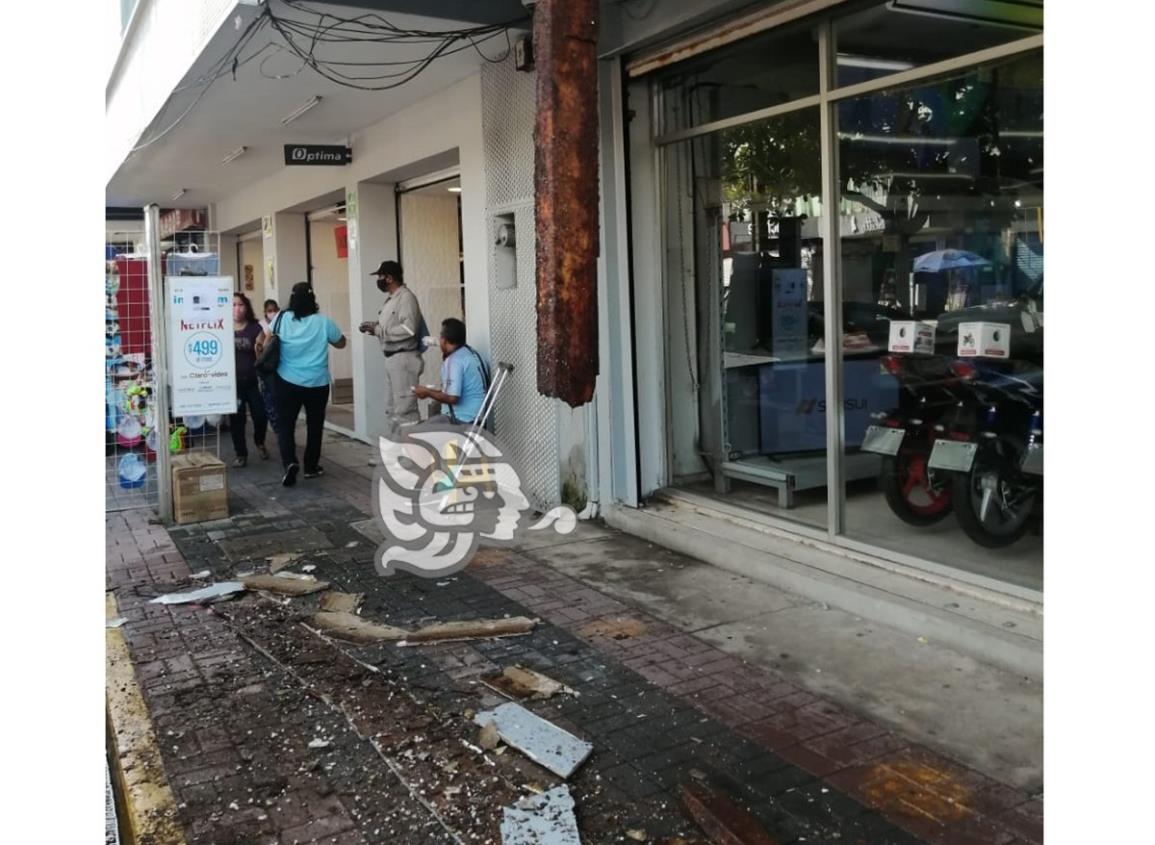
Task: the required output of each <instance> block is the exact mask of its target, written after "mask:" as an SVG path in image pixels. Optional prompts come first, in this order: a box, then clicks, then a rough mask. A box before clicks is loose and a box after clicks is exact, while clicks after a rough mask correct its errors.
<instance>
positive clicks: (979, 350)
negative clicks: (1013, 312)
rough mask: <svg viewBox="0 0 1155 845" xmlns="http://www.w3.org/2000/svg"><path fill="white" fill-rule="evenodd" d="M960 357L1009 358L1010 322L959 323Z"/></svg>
mask: <svg viewBox="0 0 1155 845" xmlns="http://www.w3.org/2000/svg"><path fill="white" fill-rule="evenodd" d="M958 356H959V357H960V358H1004V359H1005V358H1010V357H1011V324H1010V323H986V322H983V323H959V327H958Z"/></svg>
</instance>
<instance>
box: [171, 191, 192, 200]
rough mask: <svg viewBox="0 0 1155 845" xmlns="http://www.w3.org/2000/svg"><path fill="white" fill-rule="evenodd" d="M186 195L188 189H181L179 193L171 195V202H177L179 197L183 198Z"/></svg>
mask: <svg viewBox="0 0 1155 845" xmlns="http://www.w3.org/2000/svg"><path fill="white" fill-rule="evenodd" d="M187 193H188V188H181V189H180V190H179V191H177V192H176V193H175V194H173V195H172V201H173V202H176V201H177V200H179V199H180V198H181V197H183V196H184V195H185V194H187Z"/></svg>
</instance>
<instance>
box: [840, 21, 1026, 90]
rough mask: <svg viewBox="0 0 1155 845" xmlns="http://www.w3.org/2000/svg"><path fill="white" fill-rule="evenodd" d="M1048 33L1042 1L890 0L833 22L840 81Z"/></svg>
mask: <svg viewBox="0 0 1155 845" xmlns="http://www.w3.org/2000/svg"><path fill="white" fill-rule="evenodd" d="M1042 31H1043V0H1014V2H1006V0H887V1H886V2H884V3H874V4H872V5H870V6H868V7H867V8H864V9H860V10H858V11H854V12H852V13H850V14H848V15H845V16H843V17H841V18H839V19H837V20H836V21H835V23H834V33H835V44H836V47H837V63H838V69H837V73H836V84H837V85H838V86H844V85H853V84H855V83H856V82H865V81H867V80H869V79H877V78H879V77H882V76H887V75H888V74H892V73H897V72H899V71H904V70H910V69H911V68H916V67H921V66H923V65H928V64H932V63H934V62H940V61H943V60H944V59H951V58H954V57H956V56H962V55H965V54H967V53H973V52H975V51H976V50H983V49H985V48H987V47H994V46H996V45H999V44H1006V43H1007V42H1009V41H1016V40H1018V39H1020V38H1025V37H1027V36H1029V35H1036V34H1041V33H1042Z"/></svg>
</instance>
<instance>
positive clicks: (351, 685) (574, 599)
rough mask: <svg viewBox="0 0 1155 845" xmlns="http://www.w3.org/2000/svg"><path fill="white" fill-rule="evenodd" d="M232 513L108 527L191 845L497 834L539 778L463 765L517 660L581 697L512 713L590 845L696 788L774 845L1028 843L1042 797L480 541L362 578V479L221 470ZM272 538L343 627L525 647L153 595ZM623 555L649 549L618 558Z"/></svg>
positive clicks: (113, 571)
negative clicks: (571, 748)
mask: <svg viewBox="0 0 1155 845" xmlns="http://www.w3.org/2000/svg"><path fill="white" fill-rule="evenodd" d="M232 480H233V482H234V484H233V491H234V501H233V503H232V504H233V514H234V516H233V517H232V519H231V520H228V521H227V522H222V523H216V524H211V525H203V526H189V527H182V528H174V529H172V530H171V531H166V530H165V529H163V528H161V527H158V526H153V525H149V524H148V522H147V520H146V517H145V515H144V514H143V513H140V512H136V513H129V514H125V515H112V516H110V517H109V519H108V544H109V545H108V578H109V585H110V587H114V588H115V595H116V598H117V601H118V604H119V607H120V612H121V613H122V615H124V616H125V617H126V618H127V619H128V620H129V621H128V622H127V623H126V625H125V626H124V632H125V636H126V639H127V641H128V643H129V646H130V649H131V651H132V655H133V659H134V663H135V665H136V669H137V675H138V678H139V679H140V682H141V685H142V687H143V689H144V694H145V699H146V702H147V703H148V706H149V709H150V712H151V714H152V717H153V720H154V725H155V727H156V730H157V734H158V736H159V737H160V739H161V742H162V749H161V751H162V755H163V757H164V763H165V769H166V771H167V772H168V775H169V780H170V782H171V785H172V788H173V790H174V793H175V794H176V796H177V800H178V801H179V802H180V806H179V812H180V817H181V820H182V823H183V824H184V826H185V830H186V833H187V836H188V838H189V841H190V842H206V843H207V842H213V843H227V842H237V843H256V842H261V843H266V842H267V843H286V844H287V843H291V842H310V841H317V842H325V843H333V844H334V845H335V843H343V844H344V843H354V842H357V843H360V842H367V843H376V842H380V843H409V842H413V843H419V842H452V841H461V842H484V841H489V842H495V843H496V842H500V835H499V834H498V831H497V826H498V824H499V823H500V818H501V807H503V806H508V805H509V804H511V803H513V801H514V800H516V799H517V797H518V796H519V795H524V794H526V792H525V790H524V787H525V786H526V785H529V784H532V785H533V786H534V787H535V788H543V787H546V788H548V787H549V786H551V785H553V784H554V783H556V782H557V779H556V778H554V777H553V776H552V775H549V774H548V773H546V772H545V771H544V770H543V769H539V768H537V767H536V766H535V765H533V764H531V763H529V762H527V761H526V760H525V759H524V758H522V757H521V755H520V754H519V753H518V752H516V751H515V750H512V749H510V750H508V751H506V752H505V753H504V754H502V755H495V754H492V753H490V754H488V755H486V759H482V758H479V757H477V756H476V754H475V753H474V752H473V751H471V750H469V748H468V747H467V745H466V743H469V744H472V743H473V741H474V740H475V739H476V729H475V728H473V727H472V726H471V725H470V724H469V722H468V720H467V718H466V716H467V715H468V711H471V710H478V709H481V708H482V707H484V706H490V705H492V704H496V703H499V699H498V698H497V697H496V696H494V695H492V694H491V693H490V692H489V691H488V689H487V688H485V687H484V686H482V685H479V684H478V683H477V679H478V677H479V676H481V675H485V674H487V673H489V672H493V671H498V670H500V668H501V667H502V666H506V665H511V664H514V663H519V664H521V665H525V666H529V667H532V668H536V669H538V670H540V671H542V672H544V673H546V674H548V675H549V676H550V677H552V678H555V679H556V680H558V681H561V682H563V683H565V684H567V685H569V686H571V687H573V688H574V689H575V690H577V691H578V692H579V693H580V695H578V696H576V697H574V696H560V697H555V698H553V699H551V700H549V701H540V702H530V703H528V704H527V706H529V707H530V708H531V709H533V710H535V711H536V712H538V713H539V714H540V715H542V716H543V717H545V718H547V719H550V720H551V721H553V722H555V723H556V724H558V725H560V726H562V727H565V728H567V729H569V730H571V731H572V732H574V733H575V734H577V735H579V736H582V737H584V738H587V739H589V740H590V741H591V742H592V743H593V745H594V753H593V755H592V756H591V758H590V759H589V761H588V762H587V763H586V764H585V765H584V766H583V767H582V768H581V769H580V770H579V771H578V773H577V774H576V775H575V776H573V777H572V778H571V779H570V787H571V791H572V792H573V794H574V797H575V802H576V805H577V814H578V818H579V822H580V825H581V828H582V834H583V841H584V842H586V843H601V842H621V841H633V840H630V839H626V838H625V837H626V833H627V831H635V832H636V831H639V830H641V831H644V832H645V834H646V835H647V837H648V838H649V841H654V842H657V841H661V839H662V837H673V836H677V835H682V836H687V837H690V836H700V833H699V832H698V831H697V829H696V828H695V826H694V825H693V823H692V822H691V821H690V820H689V819H688V818H687V817H686V816H685V815H684V813H683V812H682V811H681V809H680V808H679V806H678V802H677V787H678V785H679V784H681V783H686V782H690V781H694V780H697V781H702V782H706V783H708V784H710V785H712V786H713V787H715V788H718V789H721V790H722V791H724V792H726V793H727V794H728V795H730V796H731V797H732V798H733V799H735V800H736V801H738V802H739V803H741V804H742V805H744V806H746V807H748V808H750V809H751V811H753V812H754V813H755V815H756V816H757V817H758V818H759V819H760V820H761V821H762V822H763V823H764V824H765V826H766V828H767V830H769V831H770V832H771V834H773V835H774V836H775V837H777V838H778V839H779V841H781V842H783V843H787V842H803V841H806V842H837V841H845V842H862V843H870V845H875V844H876V843H912V842H920V841H922V842H931V843H998V845H1015V844H1016V843H1038V842H1041V841H1042V802H1041V800H1038V799H1031V798H1029V797H1028V796H1027V795H1025V794H1023V793H1021V792H1019V791H1018V790H1015V789H1011V788H1009V787H1006V786H1003V785H1001V784H999V783H996V782H994V781H992V780H990V779H989V778H986V777H984V776H982V775H980V774H978V773H976V772H974V771H972V770H969V769H967V768H965V767H963V766H961V765H959V764H957V763H954V762H952V761H949V760H947V759H945V758H943V757H942V756H940V755H936V754H934V753H931V752H929V751H927V750H926V749H923V748H919V747H916V746H913V745H911V744H910V743H908V742H907V741H905V740H904V739H903V738H902V737H900V736H897V735H895V734H894V733H893V732H891V731H889V730H887V729H886V728H885V727H883V726H881V725H878V724H876V723H874V722H872V721H870V720H868V719H863V718H860V717H859V716H858V715H856V714H854V713H852V712H848V711H847V710H846V709H844V708H842V707H839V706H836V705H834V704H831V703H830V702H827V701H825V700H823V699H821V698H819V697H817V696H814V695H812V694H810V693H808V692H806V691H804V690H802V689H801V688H799V687H797V686H795V685H794V684H792V683H790V682H788V681H785V680H783V679H782V678H780V677H777V676H775V675H774V674H773V673H772V672H767V671H763V670H761V669H757V668H755V667H752V666H749V665H747V664H745V663H744V662H743V661H741V660H739V659H737V658H735V657H733V656H731V655H728V654H726V653H725V652H722V651H720V650H718V649H716V648H714V647H713V646H711V645H708V644H706V643H704V642H702V641H700V640H698V639H696V638H695V637H693V636H691V635H689V634H686V633H683V632H680V631H678V630H676V629H674V628H672V627H671V626H669V625H667V624H665V623H663V622H660V621H659V620H656V619H654V618H652V617H650V616H648V615H647V614H645V613H643V612H641V611H639V610H638V609H636V608H633V607H630V606H628V605H626V604H624V603H622V602H619V601H617V600H615V599H612V598H610V597H607V596H605V595H603V594H601V593H599V592H598V591H596V590H594V589H592V588H590V587H588V586H587V585H585V584H582V583H580V582H578V581H576V580H574V579H572V578H570V577H568V576H565V575H562V574H560V573H558V572H556V571H555V570H552V569H550V568H548V567H547V566H545V565H543V564H542V563H541V562H539V561H537V560H535V558H534V556H533V553H532V552H509V551H505V550H500V551H499V550H493V549H488V550H484V549H483V550H482V551H481V552H479V554H478V556H477V557H476V558H475V560H474V562H473V563H472V564H471V565H470V567H469V568H468V569H467V570H466V571H465V572H463V573H461V574H460V575H458V576H455V577H453V578H450V579H444V580H442V581H432V580H424V579H419V578H414V577H409V576H404V575H400V576H396V577H394V578H392V579H389V580H385V579H381V578H379V577H378V576H376V575H375V573H374V572H373V567H372V558H373V552H374V545H373V543H372V542H370V541H369V540H368V539H367V538H366V537H365V536H364V535H362V534H360V533H358V531H357V530H356V529H355V528H354V527H353V526H354V525H356V524H358V523H359V521H362V520H364V519H365V518H366V517H367V516H368V515H369V508H370V504H371V503H370V485H369V482H368V481H367V480H366V479H364V478H363V477H361V475H359V474H356V473H353V472H350V471H348V470H343V469H342V468H341V467H339V466H334V465H332V464H330V465H329V467H328V475H327V476H325V477H324V478H323V479H319V480H313V481H308V482H302V483H300V484H299V485H298V487H297V488H294V489H292V490H284V489H283V488H281V487H280V486H279V485H278V484H277V483H276V482H277V476H276V473H275V469H274V468H273V467H272V466H270V465H256V466H253V465H251V466H250V467H249V468H248V469H246V470H244V471H243V472H241V473H237V472H234V473H233V476H232ZM286 532H297V533H295V534H293V535H291V536H292V537H293V539H294V542H295V543H297V544H298V545H304V546H312V547H313V550H312V551H311V552H309V553H308V554H307V555H306V557H307V559H308V561H309V562H310V563H313V564H315V565H316V567H317V568H316V570H315V571H314V572H313V574H314V575H316V576H317V577H318V578H321V579H324V580H326V581H329V582H331V583H332V585H333V588H334V589H340V590H345V591H348V592H363V593H365V594H366V598H365V602H364V605H363V616H364V617H366V618H371V619H377V620H380V621H384V622H388V623H390V624H396V625H410V624H418V623H421V622H423V621H429V620H434V619H435V620H451V619H464V618H479V617H500V616H503V615H505V614H509V615H530V616H536V617H538V618H540V619H541V620H542V622H543V624H542V625H541V626H540V627H539V628H538V629H536V630H535V631H534V632H533V633H531V634H529V635H527V636H524V637H517V638H511V639H504V640H496V641H478V642H469V643H455V644H444V645H429V646H422V647H413V648H399V647H397V646H396V645H393V644H382V645H375V646H371V647H357V646H353V645H348V644H338V643H333V642H329V641H327V640H323V639H321V638H319V637H316V636H315V635H313V634H311V633H309V632H308V631H307V630H306V629H305V628H303V627H302V626H301V625H299V624H297V622H298V621H299V617H300V616H301V615H302V614H304V613H306V612H309V611H311V610H312V609H315V606H316V600H315V599H314V598H301V599H293V600H291V601H290V602H289V603H288V604H286V605H282V604H278V603H274V602H271V601H270V600H268V599H265V598H262V597H259V596H255V595H245V596H244V597H242V598H240V599H237V600H234V601H230V602H227V603H222V604H217V605H214V606H212V607H209V608H202V607H198V606H173V607H164V606H160V605H152V604H149V603H148V600H149V599H150V598H151V597H152V596H154V595H156V594H158V593H162V592H167V591H170V590H172V589H173V588H174V584H182V585H183V584H184V583H186V582H187V581H188V579H189V576H190V573H193V572H198V571H201V570H205V569H208V570H210V571H211V573H212V576H213V577H214V578H217V579H224V578H228V577H232V576H233V575H235V573H236V572H237V571H238V570H246V569H252V568H260V567H261V565H262V563H263V560H262V556H263V554H265V552H264V551H263V549H268V550H269V552H270V553H271V551H276V550H279V549H277V548H276V543H278V542H280V541H281V540H283V538H285V537H286ZM638 542H639V544H640V546H642V547H644V543H641V541H638Z"/></svg>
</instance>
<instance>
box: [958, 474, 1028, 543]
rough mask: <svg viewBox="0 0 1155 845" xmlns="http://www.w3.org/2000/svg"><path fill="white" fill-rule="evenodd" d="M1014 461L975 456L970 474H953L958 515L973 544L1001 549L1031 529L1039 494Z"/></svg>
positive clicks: (961, 525) (960, 523) (960, 524)
mask: <svg viewBox="0 0 1155 845" xmlns="http://www.w3.org/2000/svg"><path fill="white" fill-rule="evenodd" d="M1011 466H1013V463H1012V462H1011V461H1008V460H1005V459H1004V458H1002V456H1000V455H998V454H997V453H992V452H987V453H984V452H980V453H979V454H978V455H976V456H975V462H974V466H972V467H971V471H970V472H958V473H955V474H954V480H953V486H954V502H955V514H956V516H958V522H959V526H960V527H961V528H962V530H963V531H964V532H965V533H966V535H967V536H968V537H970V538H971V539H972V540H973V541H974V542H976V543H978V544H979V545H980V546H983V547H985V548H988V549H1001V548H1004V547H1006V546H1009V545H1011V544H1012V543H1015V542H1016V541H1018V539H1019V538H1020V537H1022V536H1023V535H1024V534H1025V533H1026V532H1027V529H1028V528H1029V527H1030V520H1031V514H1032V513H1033V512H1034V510H1035V502H1036V500H1037V499H1038V491H1037V490H1036V489H1035V487H1034V486H1033V484H1032V483H1031V482H1030V481H1028V480H1026V479H1024V478H1023V477H1022V473H1021V472H1019V471H1018V470H1017V468H1016V469H1011V468H1010V467H1011Z"/></svg>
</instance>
